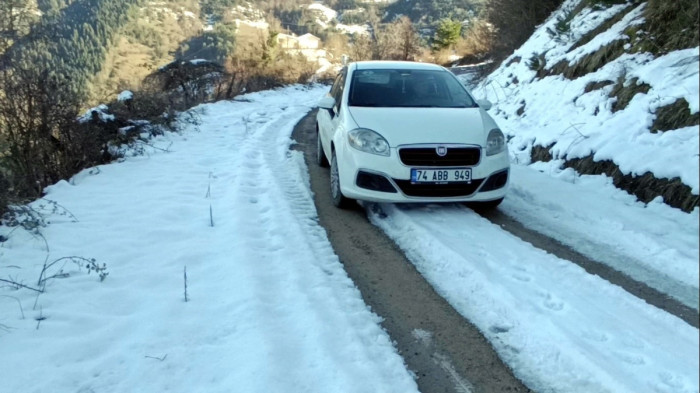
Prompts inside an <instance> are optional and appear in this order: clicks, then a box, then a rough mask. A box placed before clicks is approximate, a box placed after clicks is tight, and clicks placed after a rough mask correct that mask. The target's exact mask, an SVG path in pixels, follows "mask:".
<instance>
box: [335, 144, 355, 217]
mask: <svg viewBox="0 0 700 393" xmlns="http://www.w3.org/2000/svg"><path fill="white" fill-rule="evenodd" d="M330 183H331V201H333V206H335V207H337V208H340V209H347V208H348V207H350V202H351V199H348V198H346V197H345V195H343V192H342V191H341V190H340V174H339V172H338V160H337V159H336V158H335V152H334V153H333V154H332V155H331V175H330Z"/></svg>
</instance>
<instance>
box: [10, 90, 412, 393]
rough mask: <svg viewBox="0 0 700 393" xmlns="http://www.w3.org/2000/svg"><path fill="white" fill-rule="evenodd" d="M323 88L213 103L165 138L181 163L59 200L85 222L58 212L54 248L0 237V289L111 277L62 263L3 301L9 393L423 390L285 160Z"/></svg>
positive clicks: (140, 165)
mask: <svg viewBox="0 0 700 393" xmlns="http://www.w3.org/2000/svg"><path fill="white" fill-rule="evenodd" d="M326 90H327V87H314V88H311V89H307V88H301V87H290V88H286V89H282V90H279V91H270V92H261V93H257V94H250V95H247V96H245V100H244V101H234V102H219V103H216V104H211V105H202V106H200V107H199V108H197V109H196V111H198V112H199V113H200V118H201V124H199V125H198V126H197V127H196V129H198V130H199V131H198V132H196V131H195V127H190V129H188V130H186V131H184V132H183V133H182V134H181V135H176V134H171V135H168V136H166V137H163V138H162V139H161V140H156V141H155V143H156V144H157V146H158V147H160V148H167V150H169V152H167V153H166V152H162V151H158V150H153V151H152V154H150V155H148V156H139V157H131V158H128V159H127V160H125V161H124V162H121V163H115V164H111V165H104V166H100V167H98V168H93V169H91V170H86V171H83V172H81V173H80V174H78V175H76V176H75V177H74V178H73V179H71V181H70V182H65V181H62V182H59V183H58V184H56V185H54V186H52V187H49V188H48V189H47V195H46V199H48V200H51V201H54V202H56V203H57V204H58V205H50V206H57V209H58V211H59V213H60V212H61V211H64V212H65V210H64V209H67V210H68V211H69V212H70V213H71V214H72V215H73V216H74V217H75V218H76V219H77V221H76V220H73V219H70V218H69V217H71V216H70V214H66V215H61V214H53V215H52V214H51V213H50V212H47V214H48V216H47V219H48V220H50V221H51V223H50V224H49V225H48V226H47V227H45V228H41V233H42V235H43V237H44V238H45V239H46V244H45V243H44V241H43V240H42V239H41V238H40V237H32V236H30V235H29V234H28V233H27V232H24V231H22V230H16V231H14V232H12V233H11V234H8V232H9V228H6V227H0V231H2V232H0V234H2V235H5V236H7V237H8V238H9V240H7V241H5V242H3V243H0V277H2V278H5V279H7V278H12V279H13V280H16V281H17V282H21V283H24V284H25V285H28V286H32V284H35V283H36V280H37V278H38V276H39V272H40V270H41V267H42V265H43V263H44V259H45V258H46V257H47V254H48V260H49V261H52V260H55V259H58V258H60V257H64V256H81V257H86V258H95V259H96V262H97V263H98V264H99V265H100V266H101V265H102V264H103V263H104V264H106V269H107V272H108V273H109V275H108V276H107V278H106V279H105V280H104V281H103V282H100V281H99V279H98V278H97V277H96V276H95V275H88V274H87V272H86V270H85V269H84V268H83V269H82V270H81V269H79V268H78V266H77V265H75V264H73V263H71V262H67V263H62V264H60V265H56V266H55V269H52V270H51V271H50V272H49V274H50V275H53V274H56V273H58V269H59V268H60V269H62V271H63V273H67V274H69V276H68V277H64V278H54V279H51V280H49V281H48V282H47V285H46V293H43V294H41V295H40V296H38V297H37V294H36V293H34V292H32V291H31V290H28V289H19V290H14V289H13V288H12V287H11V286H9V285H2V286H0V295H2V296H0V353H2V356H0V370H1V372H2V375H3V377H2V382H1V383H0V391H1V392H49V391H50V392H78V391H80V392H88V391H95V392H128V391H143V392H163V391H171V392H197V391H200V392H204V391H206V392H231V391H240V392H358V393H359V392H367V391H372V392H396V391H401V392H412V391H417V388H416V385H415V382H414V381H413V379H412V376H411V375H410V374H409V372H408V371H407V370H406V368H405V366H404V364H403V361H402V359H401V357H400V356H399V355H398V354H397V353H396V350H395V348H394V347H393V345H392V343H391V341H390V339H389V337H388V336H387V334H386V333H385V332H384V331H383V330H382V329H381V327H380V326H379V318H378V317H377V316H376V315H374V314H372V313H371V312H370V311H369V310H368V308H367V306H366V305H365V304H364V303H363V301H362V298H361V296H360V293H359V292H358V290H357V289H356V288H355V286H354V285H353V283H352V282H351V280H350V279H349V278H348V277H347V275H346V273H345V271H344V270H343V267H342V265H341V264H340V262H339V260H338V258H337V256H335V254H334V253H333V250H332V248H331V246H330V244H329V242H328V240H327V238H326V236H325V232H324V230H323V228H321V227H320V226H319V224H318V222H317V218H316V212H315V209H314V205H313V200H312V196H311V192H310V190H309V186H308V180H307V178H306V177H305V176H306V175H305V173H306V169H305V168H306V167H305V165H304V162H303V158H302V155H301V153H297V152H290V151H289V145H290V143H291V140H290V135H291V131H292V128H293V126H294V124H295V123H296V122H297V121H298V120H299V119H300V118H301V117H302V116H303V115H305V114H306V113H307V112H308V111H309V110H310V108H311V107H312V106H313V105H315V103H316V102H317V100H318V98H319V97H320V96H321V95H322V94H323V93H324V92H325V91H326ZM171 142H172V145H170V143H171ZM41 203H42V201H37V202H35V203H34V204H33V205H32V206H34V207H35V208H36V209H39V205H40V204H41ZM44 203H45V202H44ZM210 212H211V215H210ZM212 221H213V226H212ZM47 245H48V250H47ZM185 268H186V272H187V294H188V297H189V301H188V302H185V301H184V291H185V289H184V284H185V279H184V270H185ZM3 284H4V283H3ZM13 298H14V299H13ZM20 305H21V308H20ZM37 372H39V374H37Z"/></svg>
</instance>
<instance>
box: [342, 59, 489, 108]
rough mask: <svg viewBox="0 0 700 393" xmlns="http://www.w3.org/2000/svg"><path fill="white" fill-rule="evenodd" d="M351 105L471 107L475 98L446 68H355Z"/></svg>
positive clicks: (474, 104) (473, 105)
mask: <svg viewBox="0 0 700 393" xmlns="http://www.w3.org/2000/svg"><path fill="white" fill-rule="evenodd" d="M348 105H350V106H366V107H409V108H474V107H477V105H476V102H475V101H474V99H473V98H472V97H471V96H470V95H469V93H468V92H467V90H466V89H465V88H464V86H462V84H461V83H460V82H459V81H458V80H457V78H455V77H454V76H453V75H452V74H450V73H449V72H448V71H439V70H400V69H372V70H357V71H355V72H354V73H353V74H352V83H351V84H350V99H349V103H348Z"/></svg>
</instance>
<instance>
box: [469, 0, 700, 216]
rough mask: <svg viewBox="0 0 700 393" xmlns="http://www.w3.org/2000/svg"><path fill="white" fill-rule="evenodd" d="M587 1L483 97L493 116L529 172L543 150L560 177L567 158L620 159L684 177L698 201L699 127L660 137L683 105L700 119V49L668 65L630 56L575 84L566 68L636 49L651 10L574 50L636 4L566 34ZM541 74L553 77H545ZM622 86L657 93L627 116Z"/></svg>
mask: <svg viewBox="0 0 700 393" xmlns="http://www.w3.org/2000/svg"><path fill="white" fill-rule="evenodd" d="M579 3H580V0H567V1H565V2H564V4H563V5H562V7H561V9H560V10H558V11H557V12H555V13H554V14H553V15H552V16H551V17H550V18H549V19H548V20H547V21H546V22H545V23H544V24H543V25H542V26H540V27H539V28H538V30H537V31H536V32H535V33H534V34H533V35H532V37H531V38H530V39H529V40H528V41H527V42H526V43H525V44H524V45H523V46H522V47H521V48H520V49H518V50H516V51H515V53H513V54H512V55H511V56H510V57H509V58H508V59H506V60H505V61H504V62H503V64H502V65H501V66H500V67H499V68H498V69H497V70H496V71H495V72H494V73H493V74H491V75H489V76H488V77H487V78H486V79H485V80H484V81H483V82H481V83H480V84H479V85H478V86H477V87H476V88H475V89H474V93H475V94H476V95H477V96H479V98H488V99H489V100H491V101H492V102H493V103H494V107H493V109H492V110H491V113H492V115H493V116H494V117H495V118H496V120H497V122H498V123H499V125H500V126H501V127H502V128H503V130H504V132H505V133H506V134H508V136H509V137H510V138H512V139H511V140H510V147H511V151H512V152H513V154H514V160H515V162H516V163H520V164H529V163H530V160H531V157H530V153H531V150H532V148H533V146H540V147H546V148H548V149H549V152H550V153H551V155H552V156H553V160H552V161H551V162H550V163H549V164H547V165H545V166H544V167H546V169H545V168H543V169H545V170H546V171H548V172H557V171H560V170H561V169H560V168H561V166H562V164H563V162H564V160H571V159H576V158H585V157H589V156H592V158H593V160H595V161H596V162H598V161H612V162H613V163H614V164H615V165H616V166H617V167H618V168H619V170H620V171H621V172H622V173H623V174H625V175H630V176H642V175H644V174H645V173H647V172H650V173H652V174H653V175H654V177H655V178H656V179H668V180H671V179H674V178H679V179H680V181H681V182H682V183H683V184H685V185H687V186H688V187H689V188H690V191H691V192H692V194H694V195H698V193H699V192H700V187H699V184H698V182H699V179H700V171H699V169H698V168H699V165H698V151H699V149H700V147H699V146H700V145H699V133H698V127H697V126H691V127H682V128H680V129H676V130H664V131H660V132H655V133H654V132H650V129H651V128H652V124H653V122H654V120H655V119H656V117H657V115H656V113H657V110H659V109H660V108H662V107H665V106H667V105H670V104H672V103H674V102H675V101H676V100H678V99H685V100H686V101H687V103H688V109H689V110H690V113H691V114H694V113H698V110H699V109H700V108H699V107H698V105H699V103H700V97H699V90H700V88H699V82H698V74H699V69H700V66H699V64H700V63H699V57H698V55H699V52H698V48H697V47H695V48H692V49H685V50H680V51H674V52H671V53H669V54H666V55H663V56H660V57H658V58H654V57H653V56H651V55H650V54H648V53H623V54H622V55H621V56H619V57H617V58H615V59H614V60H612V61H609V62H607V63H605V64H604V65H602V66H601V67H599V68H597V69H595V70H594V71H592V72H589V73H585V74H584V75H581V76H576V77H573V78H571V79H569V78H567V77H565V76H563V75H562V73H561V72H560V71H555V69H556V67H557V66H561V65H562V64H566V65H568V67H574V66H578V65H580V64H581V62H582V61H583V60H584V59H585V58H586V56H588V55H591V54H594V53H596V52H597V51H600V50H601V48H603V51H602V52H601V53H604V51H605V49H604V47H605V46H606V45H609V44H611V43H615V42H623V43H625V44H624V45H625V48H627V49H629V48H630V47H631V44H630V42H631V39H630V37H629V36H628V35H627V33H626V32H628V31H633V30H634V29H635V26H638V25H640V24H641V23H642V21H643V11H644V7H645V5H646V3H642V4H641V5H639V6H637V7H635V8H634V9H631V10H630V11H629V12H628V13H627V14H626V15H625V16H624V17H623V18H621V19H620V20H619V21H618V22H616V23H614V24H613V25H612V26H611V27H610V28H609V29H607V30H606V31H604V32H602V33H600V34H598V35H596V36H595V37H593V38H592V39H591V40H590V41H588V42H586V43H585V44H583V45H580V46H578V47H574V45H575V44H576V43H577V42H578V41H579V40H580V39H581V38H582V37H584V36H585V35H586V33H588V32H590V31H592V30H594V29H595V28H596V27H598V26H600V25H602V24H603V23H604V22H605V21H606V20H609V19H611V18H612V17H613V16H614V15H615V14H617V13H618V12H620V11H622V10H623V9H625V8H626V7H628V6H629V4H619V5H613V6H610V7H608V8H605V7H602V6H600V5H599V6H597V7H595V8H584V9H583V10H582V11H581V12H579V13H578V14H576V16H574V17H573V18H571V20H570V22H567V24H566V28H567V29H568V31H567V32H566V33H557V31H560V30H561V29H562V27H561V26H562V24H563V23H564V22H563V21H566V20H568V18H570V15H571V13H572V12H573V10H575V9H576V7H577V5H578V4H579ZM601 56H603V54H601ZM533 61H534V62H535V63H536V64H533ZM538 67H540V68H542V69H541V70H540V72H541V73H542V72H544V73H545V74H551V75H550V76H541V75H540V76H538V70H537V68H538ZM620 81H623V82H624V86H630V85H634V84H635V83H636V84H640V85H641V84H643V83H644V84H646V85H648V91H646V93H643V92H642V93H640V94H636V95H634V97H633V98H632V99H631V101H630V102H629V104H628V105H627V107H626V108H624V109H622V110H617V109H619V108H616V107H614V105H615V104H616V103H617V102H618V101H619V99H618V98H616V97H615V94H614V93H612V92H613V89H615V88H616V82H617V83H620ZM611 93H612V94H611ZM611 96H612V97H611ZM667 202H668V201H667Z"/></svg>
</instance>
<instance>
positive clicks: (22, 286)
mask: <svg viewBox="0 0 700 393" xmlns="http://www.w3.org/2000/svg"><path fill="white" fill-rule="evenodd" d="M0 281H2V282H6V283H8V284H10V285H13V286H15V287H18V288H25V289H31V290H32V291H36V292H39V293H41V292H43V290H41V289H36V288H32V287H28V286H26V285H24V284H22V283H19V282H17V281H14V280H5V279H4V278H0Z"/></svg>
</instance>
